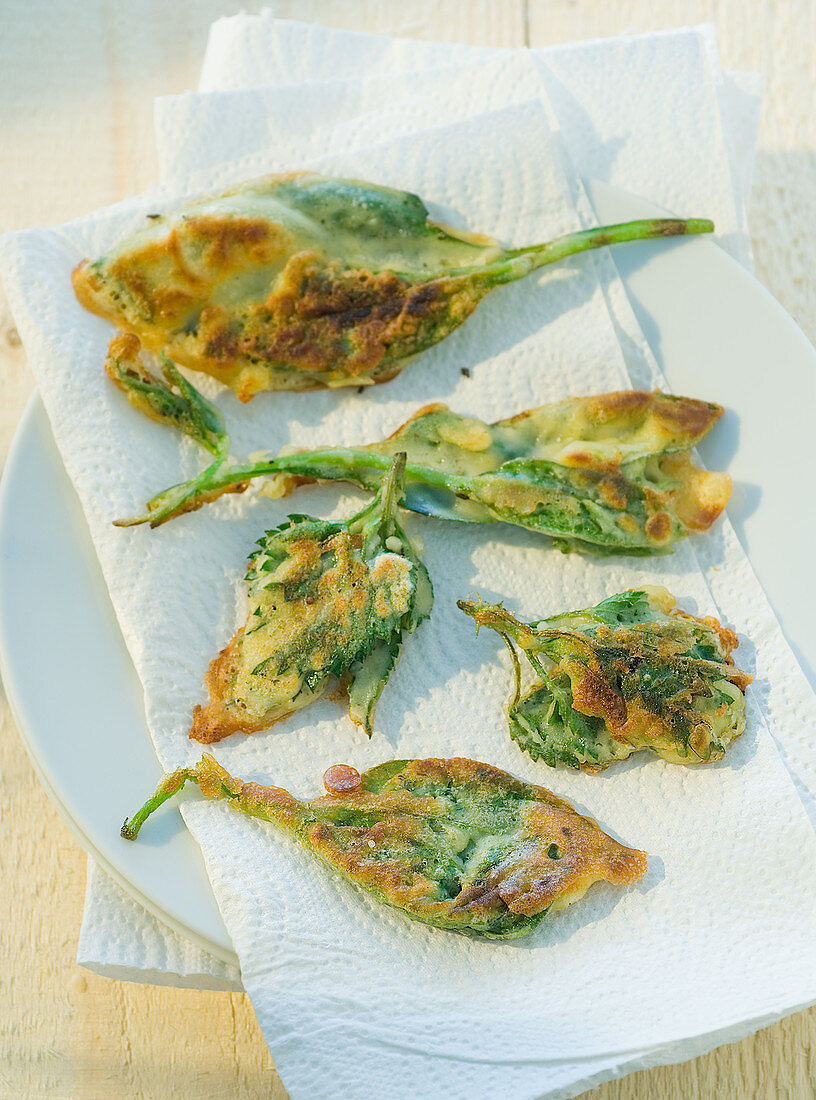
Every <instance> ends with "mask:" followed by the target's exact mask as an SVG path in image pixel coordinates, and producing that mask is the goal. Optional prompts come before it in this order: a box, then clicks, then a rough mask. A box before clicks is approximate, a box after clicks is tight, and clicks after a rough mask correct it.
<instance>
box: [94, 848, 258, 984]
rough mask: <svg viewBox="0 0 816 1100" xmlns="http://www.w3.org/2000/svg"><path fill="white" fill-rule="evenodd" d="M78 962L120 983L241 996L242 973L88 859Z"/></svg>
mask: <svg viewBox="0 0 816 1100" xmlns="http://www.w3.org/2000/svg"><path fill="white" fill-rule="evenodd" d="M77 962H78V963H79V964H80V966H84V967H87V969H88V970H92V971H93V972H94V973H95V974H101V975H102V976H103V977H105V978H115V979H116V980H118V981H140V982H147V983H149V984H150V985H174V986H181V987H183V988H185V989H217V990H228V991H231V992H240V991H241V990H242V989H243V986H242V985H241V972H240V970H239V969H238V967H237V966H230V965H229V964H227V963H225V962H222V961H221V960H220V959H216V958H215V956H214V955H211V954H210V953H209V951H203V950H202V949H201V948H200V947H196V946H195V944H193V943H190V941H189V940H187V939H185V938H184V937H183V936H180V935H178V933H177V932H174V931H173V930H172V928H168V927H167V925H166V924H164V923H162V921H160V920H158V918H156V917H154V916H153V915H152V913H148V911H147V910H146V909H145V908H144V906H142V905H140V904H139V903H138V902H137V901H136V900H135V899H134V898H133V897H131V895H130V894H128V893H126V892H125V891H124V890H123V889H122V888H121V887H120V886H119V885H118V884H117V883H115V882H114V881H113V879H112V878H111V877H110V875H107V874H105V872H104V871H103V870H102V869H101V868H100V867H99V866H98V865H97V864H96V863H95V862H94V861H93V860H92V859H91V858H90V857H89V859H88V880H87V888H86V894H85V912H84V914H83V917H82V929H81V931H80V935H79V948H78V951H77Z"/></svg>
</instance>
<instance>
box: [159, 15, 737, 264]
mask: <svg viewBox="0 0 816 1100" xmlns="http://www.w3.org/2000/svg"><path fill="white" fill-rule="evenodd" d="M525 56H528V57H529V58H531V59H532V62H533V64H534V65H535V67H536V69H537V70H538V73H539V77H540V80H541V83H542V85H543V88H544V90H545V91H546V93H547V95H548V97H549V100H550V102H551V104H552V107H553V109H554V111H555V114H556V117H557V119H558V123H559V125H560V127H561V130H562V132H563V134H564V138H565V141H566V144H567V148H568V150H569V152H570V155H571V157H572V159H573V161H574V163H575V166H576V168H577V170H578V172H579V173H580V174H581V175H583V176H584V177H585V178H588V179H598V180H603V181H604V182H607V183H611V184H614V185H616V186H618V187H622V188H624V189H625V190H629V191H634V192H635V193H636V194H640V195H647V196H649V198H651V199H652V201H653V202H655V203H658V204H659V205H661V206H664V207H666V209H668V210H672V211H674V212H675V213H676V214H678V215H680V216H683V217H690V216H694V215H695V214H697V213H698V208H697V207H695V206H694V205H692V206H691V207H690V206H688V204H689V202H692V203H693V204H699V203H701V204H702V206H703V208H704V209H705V210H706V211H707V212H708V213H707V215H706V216H707V217H710V218H712V220H713V221H714V222H715V224H716V225H717V227H718V232H719V234H720V235H721V243H722V244H723V245H724V247H726V249H727V250H728V251H730V252H731V253H732V255H734V256H735V257H736V258H737V259H738V260H740V262H742V263H744V264H746V266H749V265H750V257H751V250H750V240H749V238H748V235H747V228H746V225H745V222H744V214H745V209H746V201H745V196H744V194H743V193H741V188H742V185H743V184H744V180H745V177H746V171H747V169H748V168H749V167H750V156H749V158H748V162H747V163H746V159H745V158H744V157H742V156H741V155H738V154H736V153H735V156H734V157H733V159H732V158H730V157H729V154H730V153H731V152H732V148H731V140H732V139H731V136H730V135H732V134H735V133H737V132H738V130H739V131H741V130H743V129H747V130H748V131H749V132H750V130H751V129H753V140H752V141H751V142H750V143H749V145H753V144H754V143H755V140H756V125H757V123H758V96H757V95H756V92H757V90H758V89H757V83H756V80H755V79H751V78H750V76H749V75H747V74H741V75H740V76H739V77H737V78H735V79H734V80H732V79H731V78H730V77H727V76H726V77H724V76H723V73H722V71H721V69H720V64H719V58H718V55H717V48H716V40H715V37H714V32H713V29H712V27H711V26H708V25H704V26H702V27H698V28H688V29H682V30H675V31H666V32H662V33H657V34H646V35H633V36H630V37H620V38H611V39H599V40H597V41H594V42H582V43H575V44H569V45H562V46H552V47H547V48H543V49H532V50H529V51H528V50H509V49H493V48H490V47H484V46H467V45H463V44H453V43H442V42H420V41H413V40H410V39H405V38H387V37H382V36H378V35H371V34H365V33H360V32H353V31H342V30H336V29H333V28H328V27H322V26H320V25H318V24H313V23H298V22H294V21H289V20H281V19H275V18H274V17H273V15H272V13H271V12H262V13H261V14H260V15H252V16H250V15H239V16H234V17H232V18H229V19H221V20H218V21H217V22H216V23H214V24H213V26H212V28H211V30H210V37H209V42H208V45H207V52H206V55H205V58H204V65H203V68H202V74H201V81H200V90H201V91H203V92H206V91H213V90H231V89H241V88H257V87H262V86H264V85H281V84H288V83H299V82H308V81H313V80H314V78H315V75H316V74H318V73H319V74H320V76H321V78H322V79H323V80H343V79H345V80H347V81H348V80H351V81H354V80H357V79H358V78H359V76H360V74H361V73H365V74H366V76H367V77H375V78H378V77H382V76H383V75H386V76H387V75H390V74H394V73H399V72H404V71H422V70H431V71H432V70H434V69H437V68H438V67H439V66H441V65H450V64H455V63H457V62H460V63H463V62H468V61H470V62H474V61H475V62H477V63H478V62H485V61H487V60H490V59H494V60H495V59H502V58H503V59H505V60H506V62H507V64H508V66H509V67H511V68H512V67H513V66H515V65H520V64H521V63H522V60H523V59H524V57H525ZM471 94H473V95H476V96H479V95H489V94H490V88H489V86H487V87H486V86H485V85H478V84H477V83H475V82H474V88H473V91H472V93H471ZM746 97H747V98H746ZM438 102H440V106H444V104H443V100H442V98H441V97H439V99H438ZM465 102H467V100H465ZM497 105H499V104H496V103H495V102H494V103H491V104H490V106H497ZM732 113H733V114H734V117H735V118H738V119H739V123H738V126H734V125H732ZM159 118H160V120H161V118H162V116H161V115H160V116H159ZM173 137H174V138H175V139H176V141H181V142H182V143H183V144H184V149H185V157H184V159H183V158H182V155H181V154H179V156H178V159H177V160H172V161H171V158H172V154H170V153H165V154H164V157H165V158H166V159H165V160H164V163H165V164H166V165H167V166H168V167H172V164H173V163H174V164H177V165H178V166H179V167H180V168H181V171H182V172H183V171H184V165H185V163H186V157H187V156H188V155H189V156H192V158H193V160H195V159H196V158H195V153H194V152H193V151H192V149H191V146H192V145H193V142H192V141H190V142H189V143H187V142H186V141H184V137H183V135H182V134H180V133H176V134H175V135H173ZM161 144H165V143H164V142H162V143H161ZM200 148H202V151H203V148H204V147H200ZM735 185H736V188H735Z"/></svg>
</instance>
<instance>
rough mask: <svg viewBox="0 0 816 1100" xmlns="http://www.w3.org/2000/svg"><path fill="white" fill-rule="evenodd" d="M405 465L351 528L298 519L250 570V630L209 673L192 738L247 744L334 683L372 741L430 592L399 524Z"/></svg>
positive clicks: (276, 534)
mask: <svg viewBox="0 0 816 1100" xmlns="http://www.w3.org/2000/svg"><path fill="white" fill-rule="evenodd" d="M404 469H405V455H396V456H395V458H394V461H393V463H392V465H391V467H390V469H389V471H388V473H387V475H386V477H385V478H384V479H383V482H382V484H381V486H380V488H379V491H378V492H377V495H376V496H375V497H374V499H373V500H372V501H371V503H370V504H368V505H367V506H366V507H365V508H364V509H363V510H362V511H361V512H358V513H357V515H355V516H353V517H352V518H351V519H350V520H348V521H347V522H346V523H330V522H329V521H328V520H322V519H315V518H314V517H312V516H301V515H293V516H290V517H289V520H288V522H287V523H285V524H283V525H282V526H281V527H278V528H276V529H275V530H272V531H267V532H266V534H265V535H264V537H263V538H262V539H260V540H259V541H258V546H259V549H258V550H256V551H255V553H254V554H253V555H252V558H251V560H250V565H249V569H248V571H247V576H246V582H247V588H248V597H249V613H248V615H247V621H246V624H245V625H244V626H243V627H242V629H241V630H239V631H238V633H237V634H236V635H235V637H234V638H233V639H232V640H231V641H230V643H229V645H228V646H227V647H226V649H224V650H223V651H222V652H221V653H220V654H219V656H218V657H216V659H215V660H214V661H213V662H212V664H211V665H210V668H209V671H208V673H207V687H208V689H209V694H210V701H209V703H208V704H207V706H204V707H196V709H195V712H194V714H193V724H192V726H191V727H190V736H191V737H193V738H195V740H197V741H202V742H204V743H209V742H213V741H220V740H221V738H223V737H227V736H228V735H229V734H231V733H236V732H243V733H254V732H256V731H258V730H263V729H267V728H268V727H269V726H271V725H272V724H273V723H274V722H277V721H279V720H280V719H282V718H285V717H286V716H287V715H289V714H292V713H293V711H295V710H298V709H299V708H300V707H304V706H306V705H307V704H308V703H311V702H312V701H314V700H315V699H317V698H319V697H320V696H321V695H323V694H324V693H325V692H326V690H327V688H328V687H329V685H330V684H331V683H333V682H335V681H339V683H340V685H341V687H342V689H343V691H344V692H345V693H346V694H347V695H348V701H349V716H350V717H351V719H352V720H353V721H354V722H356V723H357V724H358V725H361V726H362V727H363V728H364V729H365V731H366V733H368V734H369V735H370V734H371V723H372V720H373V717H374V710H375V707H376V705H377V701H378V699H379V697H380V694H381V692H382V689H383V687H384V686H385V683H386V681H387V680H388V677H389V675H390V673H391V671H392V670H393V668H394V665H395V664H396V661H397V658H398V657H399V652H400V648H401V646H402V641H403V637H404V635H405V634H408V633H411V632H413V631H414V630H415V629H416V627H417V626H418V625H419V624H420V623H421V622H422V621H423V620H424V619H426V618H427V617H428V615H429V614H430V612H431V606H432V604H433V589H432V587H431V581H430V578H429V576H428V572H427V570H426V569H425V566H424V565H423V564H422V562H421V561H420V560H419V557H418V555H417V553H416V551H415V550H414V548H413V547H412V545H411V542H410V541H409V539H408V537H407V535H406V534H405V532H404V531H403V529H402V527H401V526H400V524H399V520H398V518H397V510H398V506H399V501H400V498H401V495H402V477H403V472H404Z"/></svg>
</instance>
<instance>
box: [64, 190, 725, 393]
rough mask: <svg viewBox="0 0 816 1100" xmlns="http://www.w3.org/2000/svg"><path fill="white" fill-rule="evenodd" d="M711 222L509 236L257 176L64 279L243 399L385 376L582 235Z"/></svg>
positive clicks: (401, 199) (614, 238)
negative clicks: (513, 242) (502, 239)
mask: <svg viewBox="0 0 816 1100" xmlns="http://www.w3.org/2000/svg"><path fill="white" fill-rule="evenodd" d="M713 228H714V227H713V225H712V224H711V222H709V221H704V220H701V219H695V220H691V221H680V220H678V219H674V218H658V219H652V220H648V221H639V222H629V223H627V224H625V225H616V226H606V227H603V228H599V229H591V230H586V231H583V232H580V233H573V234H570V235H569V236H567V237H561V238H559V239H558V240H555V241H551V242H549V243H547V244H542V245H535V246H532V247H530V248H520V249H509V250H508V249H503V248H501V247H500V245H499V244H498V243H497V242H496V241H494V240H491V239H489V238H487V237H482V236H476V235H474V234H471V233H465V232H459V231H457V230H453V229H450V228H449V227H447V226H444V225H438V224H437V223H435V222H432V221H429V220H428V212H427V210H426V209H425V206H424V204H423V202H422V200H421V199H419V198H418V197H417V196H416V195H412V194H410V193H408V192H406V191H396V190H393V189H391V188H388V187H378V186H377V185H375V184H370V183H364V182H361V181H359V180H345V179H330V178H326V177H323V176H317V175H314V174H311V173H304V174H293V175H285V176H264V177H262V178H261V179H255V180H250V181H249V182H247V183H242V184H241V185H239V186H238V187H233V188H231V189H230V190H228V191H225V192H224V193H223V194H220V195H215V196H212V197H210V198H207V199H203V200H200V201H198V202H194V203H191V204H189V205H187V206H185V207H183V208H181V209H179V210H176V211H172V212H170V213H167V214H163V215H161V216H152V217H151V219H150V222H149V224H148V225H147V226H146V227H145V228H144V229H141V230H139V231H138V232H136V233H134V234H132V235H131V236H130V237H128V238H127V239H125V240H124V241H122V242H121V243H120V244H119V245H117V246H116V247H115V248H113V249H112V250H111V251H110V252H108V253H107V254H106V255H104V256H101V257H98V258H96V259H94V260H83V261H82V263H81V264H79V266H78V267H77V268H76V270H75V271H74V275H73V282H74V289H75V292H76V295H77V297H78V299H79V301H80V302H81V303H82V305H83V306H85V307H86V309H89V310H91V311H92V312H93V313H97V314H99V315H100V316H102V317H105V318H107V319H108V320H110V321H113V322H114V324H116V325H117V326H118V327H119V328H121V329H123V330H125V331H127V332H130V333H134V334H136V335H137V336H139V338H140V339H141V340H142V341H143V342H144V344H145V345H146V346H147V347H148V348H150V349H151V350H152V351H155V352H166V353H167V354H168V355H170V357H171V358H173V359H175V360H176V362H178V363H180V364H181V365H182V366H185V367H189V368H190V369H191V370H196V371H203V372H205V373H206V374H210V375H213V377H215V378H217V379H218V380H219V381H220V382H223V383H224V384H225V385H227V386H230V387H232V389H234V390H235V392H236V393H237V395H238V397H240V399H241V400H242V401H248V400H250V398H252V397H253V396H254V395H255V394H256V393H258V392H259V391H261V390H310V389H315V388H317V387H320V386H330V387H335V386H352V385H353V386H358V385H361V384H369V383H373V382H384V381H386V380H387V379H389V378H393V377H394V376H395V375H396V374H398V373H399V372H400V371H401V370H402V368H403V367H404V366H405V365H406V363H407V362H408V361H409V360H410V359H411V358H412V357H413V356H414V355H416V354H417V352H420V351H423V350H424V349H425V348H428V347H430V346H431V345H432V344H436V343H438V342H439V341H440V340H443V339H444V338H445V337H446V336H447V335H449V333H451V332H453V330H454V329H456V328H458V327H459V325H461V324H462V322H463V321H465V320H466V319H467V318H468V317H469V316H470V314H471V313H472V312H473V310H474V309H475V308H476V306H477V305H478V304H479V302H480V301H481V300H482V299H483V298H484V297H485V295H486V294H488V293H489V292H490V291H491V290H493V289H494V288H495V287H497V286H500V285H501V284H503V283H508V282H513V281H514V280H516V279H520V278H523V277H524V276H525V275H527V274H529V273H530V272H531V271H534V270H535V269H536V268H538V267H541V266H542V265H544V264H549V263H553V262H554V261H556V260H560V259H562V258H563V257H565V256H570V255H572V254H573V253H575V252H582V251H584V250H586V249H589V248H598V247H600V246H602V245H608V244H614V243H617V242H620V241H629V240H638V239H643V238H649V237H671V236H676V235H678V234H686V233H708V232H711V231H712V230H713Z"/></svg>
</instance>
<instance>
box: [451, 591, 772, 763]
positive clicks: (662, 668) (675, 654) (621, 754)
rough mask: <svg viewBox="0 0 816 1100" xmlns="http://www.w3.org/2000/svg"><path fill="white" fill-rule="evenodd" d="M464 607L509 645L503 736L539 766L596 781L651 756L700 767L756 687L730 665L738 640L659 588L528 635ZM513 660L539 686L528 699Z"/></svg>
mask: <svg viewBox="0 0 816 1100" xmlns="http://www.w3.org/2000/svg"><path fill="white" fill-rule="evenodd" d="M459 607H460V608H461V609H462V610H463V611H464V612H465V613H466V614H467V615H470V616H471V617H472V618H473V619H474V620H475V622H476V625H477V628H478V627H482V626H487V627H490V629H491V630H495V631H497V633H499V634H500V635H501V636H502V638H503V639H504V641H505V642H506V643H507V647H508V649H509V650H510V653H511V654H512V657H513V666H514V672H515V686H514V690H513V694H512V696H511V699H510V704H509V712H508V713H509V722H510V736H511V737H512V738H513V740H514V741H516V742H517V743H518V744H519V746H520V747H521V748H522V749H524V750H525V751H526V752H528V753H529V754H530V756H532V758H533V759H534V760H543V761H544V763H545V764H549V765H550V766H551V767H557V766H558V765H559V764H563V765H566V766H567V767H570V768H583V769H584V770H585V771H600V770H602V769H603V768H606V767H607V766H608V765H609V764H612V763H614V762H615V761H616V760H625V759H626V758H627V757H628V756H630V755H631V754H632V753H633V752H638V751H640V750H643V749H648V750H649V751H651V752H654V753H657V755H658V756H661V757H662V758H663V759H664V760H667V761H669V762H670V763H672V764H698V763H705V762H708V761H714V760H721V759H722V758H723V756H724V755H725V750H726V749H727V748H728V745H729V744H730V743H731V741H733V739H734V738H735V737H739V735H740V734H741V733H742V732H743V730H744V729H745V695H744V692H745V689H746V687H747V686H748V684H750V683H751V680H752V677H751V676H750V675H749V674H748V673H745V672H742V671H740V669H738V668H737V667H736V666H735V664H734V661H733V659H732V657H731V653H732V651H733V650H734V649H736V648H737V645H738V642H737V636H736V634H734V632H733V631H732V630H729V629H727V628H726V627H723V626H721V625H720V624H719V623H718V622H717V620H716V619H713V618H705V619H699V618H697V617H696V616H694V615H689V614H687V613H686V612H684V611H680V610H679V609H678V608H677V607H676V606H675V599H674V597H673V596H672V595H671V593H670V592H668V591H667V589H665V588H659V587H645V586H644V587H643V588H641V589H634V590H632V591H628V592H621V593H619V594H618V595H615V596H610V597H609V599H606V600H603V601H602V602H601V603H599V604H597V605H596V606H595V607H588V608H585V609H584V610H582V611H570V612H567V613H565V614H563V615H553V616H551V617H550V618H548V619H543V620H541V621H540V622H533V623H525V622H522V621H520V620H519V619H516V618H515V617H514V616H513V615H511V614H510V612H509V611H506V610H505V609H504V608H503V607H501V606H500V605H496V604H483V603H478V602H474V601H471V600H460V601H459ZM519 653H521V654H523V655H524V657H525V658H526V659H527V661H528V662H529V664H530V666H531V667H532V669H533V671H534V672H535V674H536V676H537V677H538V678H539V679H538V682H536V683H535V684H534V685H533V687H532V688H530V690H528V691H527V692H526V693H523V692H522V676H521V665H520V661H519Z"/></svg>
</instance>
